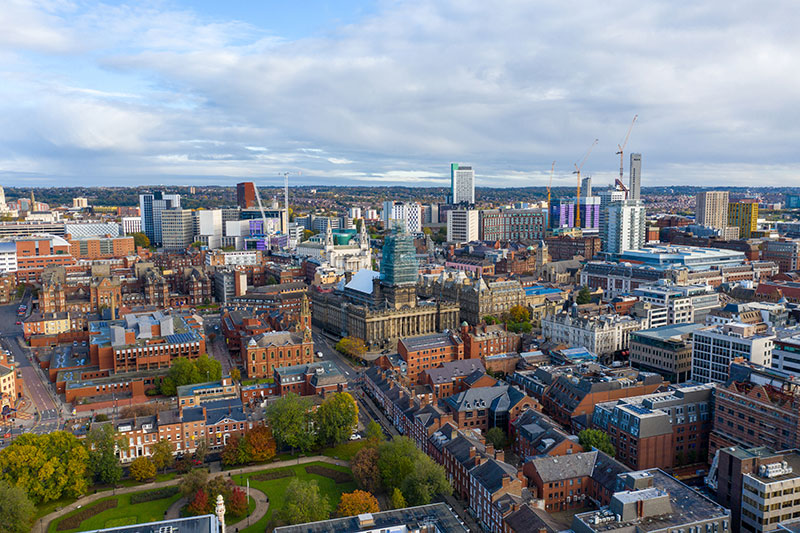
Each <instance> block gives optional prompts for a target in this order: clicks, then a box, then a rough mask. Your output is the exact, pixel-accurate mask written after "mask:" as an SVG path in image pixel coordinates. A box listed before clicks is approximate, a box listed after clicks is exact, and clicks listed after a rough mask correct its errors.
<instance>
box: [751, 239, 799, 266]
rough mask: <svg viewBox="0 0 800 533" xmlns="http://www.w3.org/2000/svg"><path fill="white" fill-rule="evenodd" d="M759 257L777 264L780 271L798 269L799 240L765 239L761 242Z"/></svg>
mask: <svg viewBox="0 0 800 533" xmlns="http://www.w3.org/2000/svg"><path fill="white" fill-rule="evenodd" d="M761 259H763V260H764V261H772V262H773V263H775V264H777V265H778V270H779V271H780V272H792V271H794V270H800V240H798V239H778V240H777V241H773V240H765V241H764V242H763V243H762V244H761Z"/></svg>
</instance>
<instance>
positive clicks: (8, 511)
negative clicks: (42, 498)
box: [0, 481, 36, 533]
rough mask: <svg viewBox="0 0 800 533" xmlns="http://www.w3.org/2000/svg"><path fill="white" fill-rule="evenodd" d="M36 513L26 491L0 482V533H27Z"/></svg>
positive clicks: (5, 482)
mask: <svg viewBox="0 0 800 533" xmlns="http://www.w3.org/2000/svg"><path fill="white" fill-rule="evenodd" d="M35 511H36V508H35V507H34V506H33V502H31V500H30V499H29V498H28V496H27V495H26V494H25V491H24V490H22V489H21V488H19V487H15V486H14V485H12V484H10V483H8V482H7V481H0V533H27V532H28V531H30V530H31V522H32V521H33V516H34V512H35Z"/></svg>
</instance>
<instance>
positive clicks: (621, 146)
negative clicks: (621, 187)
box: [617, 115, 639, 183]
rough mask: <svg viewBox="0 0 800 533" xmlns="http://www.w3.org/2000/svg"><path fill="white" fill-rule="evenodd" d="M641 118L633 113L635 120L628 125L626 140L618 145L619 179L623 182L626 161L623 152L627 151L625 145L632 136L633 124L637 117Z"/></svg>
mask: <svg viewBox="0 0 800 533" xmlns="http://www.w3.org/2000/svg"><path fill="white" fill-rule="evenodd" d="M637 118H639V115H633V120H632V121H631V125H630V126H629V127H628V133H627V134H625V140H623V141H622V143H620V144H618V145H617V148H618V149H619V150H618V151H617V155H618V156H619V181H620V183H622V175H623V173H624V162H623V159H622V158H623V157H624V156H623V154H622V152H624V151H625V146H627V144H628V138H629V137H630V136H631V130H633V125H634V124H635V123H636V119H637Z"/></svg>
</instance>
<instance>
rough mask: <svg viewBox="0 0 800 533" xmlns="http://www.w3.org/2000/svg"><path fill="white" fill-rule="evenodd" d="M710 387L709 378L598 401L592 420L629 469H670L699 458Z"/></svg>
mask: <svg viewBox="0 0 800 533" xmlns="http://www.w3.org/2000/svg"><path fill="white" fill-rule="evenodd" d="M712 392H713V386H712V385H710V384H705V385H691V386H676V387H672V388H671V389H670V390H669V391H667V392H658V393H654V394H648V395H645V396H634V397H630V398H624V399H620V400H616V401H613V402H604V403H599V404H597V405H596V406H595V408H594V414H593V415H592V422H591V424H592V427H594V428H597V429H601V430H603V431H604V432H606V433H608V434H609V436H610V437H611V444H612V445H613V446H614V448H615V449H616V451H617V454H616V458H617V460H619V461H620V462H622V463H624V464H625V465H627V466H629V467H631V468H632V469H634V470H644V469H649V468H660V469H662V470H667V471H671V470H672V469H673V468H674V467H677V466H683V465H686V464H694V463H698V462H699V463H704V462H705V460H706V456H707V450H708V437H709V434H710V432H711V417H712V403H713V400H712Z"/></svg>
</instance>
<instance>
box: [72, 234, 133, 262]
mask: <svg viewBox="0 0 800 533" xmlns="http://www.w3.org/2000/svg"><path fill="white" fill-rule="evenodd" d="M68 242H69V244H70V248H69V249H70V254H72V256H73V257H75V258H77V259H112V258H119V257H128V256H132V255H135V254H136V247H135V246H134V244H133V237H84V238H80V239H73V238H72V237H71V236H68Z"/></svg>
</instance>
